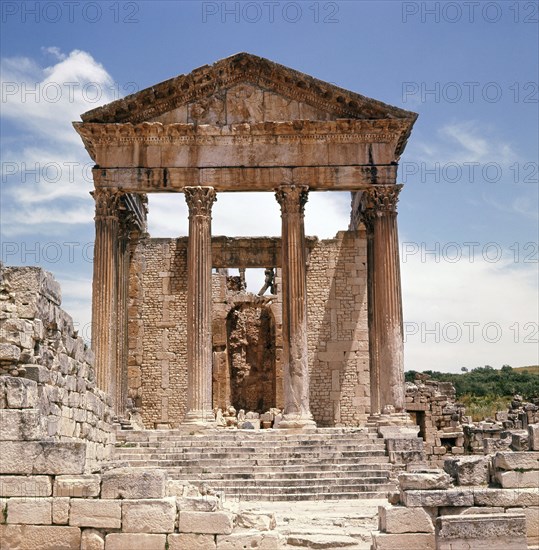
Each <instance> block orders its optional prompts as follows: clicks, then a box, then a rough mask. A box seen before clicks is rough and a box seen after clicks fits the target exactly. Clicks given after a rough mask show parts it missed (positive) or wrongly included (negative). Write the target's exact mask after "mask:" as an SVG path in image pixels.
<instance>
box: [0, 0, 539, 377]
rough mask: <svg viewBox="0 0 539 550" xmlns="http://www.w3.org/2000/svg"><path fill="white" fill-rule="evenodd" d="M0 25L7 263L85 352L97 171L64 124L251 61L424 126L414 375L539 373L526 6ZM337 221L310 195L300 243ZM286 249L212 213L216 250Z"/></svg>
mask: <svg viewBox="0 0 539 550" xmlns="http://www.w3.org/2000/svg"><path fill="white" fill-rule="evenodd" d="M0 5H1V10H2V12H1V27H2V28H1V31H2V32H1V61H2V98H1V103H0V108H1V113H0V115H1V138H2V143H1V157H2V160H1V162H2V181H1V214H2V221H1V239H2V260H3V261H4V262H6V263H8V264H23V265H36V264H37V265H42V266H43V267H45V268H46V269H48V270H50V271H52V272H53V273H54V274H55V276H56V277H57V279H58V280H59V281H60V282H61V283H62V287H63V293H64V307H65V308H66V310H67V311H68V312H69V313H71V314H72V315H73V317H74V318H75V320H76V322H78V323H79V325H80V328H81V331H82V333H83V334H84V335H85V336H86V337H88V336H89V320H90V288H91V269H92V265H91V255H92V241H93V223H92V217H93V203H92V199H91V198H90V196H89V194H88V192H89V191H90V190H91V188H92V184H91V177H90V175H89V168H90V167H91V163H90V159H89V157H88V155H87V153H86V152H85V150H84V148H83V146H82V143H81V141H80V138H79V137H78V136H77V134H76V133H75V132H74V130H73V129H72V127H71V122H72V121H74V120H78V119H79V115H80V113H82V112H84V111H86V110H89V109H91V108H94V107H96V106H98V105H101V104H104V103H106V102H108V101H111V100H112V99H116V98H118V97H120V96H123V95H126V94H127V93H131V92H133V91H136V90H139V89H142V88H145V87H147V86H150V85H152V84H154V83H157V82H160V81H162V80H165V79H167V78H170V77H172V76H175V75H178V74H181V73H186V72H189V71H191V70H192V69H194V68H196V67H198V66H201V65H204V64H210V63H213V62H214V61H216V60H218V59H221V58H223V57H227V56H229V55H231V54H233V53H236V52H239V51H248V52H251V53H254V54H256V55H260V56H263V57H267V58H269V59H271V60H273V61H276V62H278V63H281V64H283V65H287V66H289V67H292V68H295V69H298V70H301V71H304V72H306V73H308V74H311V75H313V76H315V77H317V78H320V79H322V80H326V81H328V82H333V83H335V84H338V85H339V86H342V87H344V88H348V89H350V90H353V91H356V92H359V93H361V94H363V95H367V96H370V97H373V98H376V99H380V100H382V101H385V102H387V103H390V104H393V105H396V106H399V107H403V108H406V109H409V110H413V111H416V112H418V113H419V114H420V116H419V119H418V121H417V123H416V125H415V128H414V131H413V133H412V136H411V139H410V141H409V143H408V147H407V150H406V152H405V154H404V155H403V157H402V159H401V168H400V181H401V182H403V183H404V184H405V188H404V190H403V192H402V193H401V200H400V203H399V231H400V240H401V262H402V265H401V268H402V280H403V296H404V316H405V332H406V353H405V357H406V368H407V369H412V368H413V369H417V370H424V369H428V368H433V369H441V370H453V371H458V370H459V369H460V368H461V367H464V366H465V367H468V368H473V367H475V366H481V365H485V364H490V365H492V366H494V367H500V366H501V365H502V364H511V365H513V366H519V365H526V364H537V363H538V358H537V348H538V346H537V338H538V313H537V312H538V300H539V298H538V292H537V286H538V285H537V283H538V279H537V262H538V244H537V241H538V223H539V222H538V185H537V183H538V153H537V151H538V149H539V144H538V128H539V120H538V100H539V90H538V70H539V69H538V51H539V38H538V28H539V27H538V15H539V4H538V3H537V2H530V1H522V2H513V1H507V2H505V1H500V2H467V1H464V2H458V3H457V2H415V1H414V2H405V1H403V2H393V1H345V2H324V1H322V2H316V1H305V2H303V1H302V2H277V1H271V2H270V1H268V2H264V1H262V2H256V3H255V2H222V1H219V2H189V1H184V2H172V1H171V2H85V1H79V2H72V3H69V2H60V1H58V2H56V1H46V0H44V1H42V2H33V1H32V2H9V1H4V2H2V3H1V4H0ZM150 208H151V210H150V232H151V234H152V235H153V236H177V235H185V234H186V231H187V222H186V210H185V203H184V200H183V197H181V196H177V197H170V196H167V197H163V196H161V197H151V198H150ZM240 208H241V215H239V214H238V211H239V210H240ZM348 213H349V196H348V195H347V194H328V193H324V194H311V197H310V199H309V203H308V206H307V210H306V216H307V218H306V227H307V232H308V233H309V234H316V235H318V236H320V237H331V236H333V235H334V234H335V233H336V231H338V230H339V229H346V227H347V225H348ZM279 231H280V219H279V212H278V207H277V203H276V201H275V200H274V199H273V197H271V196H269V195H265V196H260V195H256V196H255V195H239V196H238V195H234V196H230V195H226V196H225V195H223V196H220V197H219V201H218V203H216V206H215V207H214V233H215V234H228V235H240V234H243V235H245V234H247V235H248V234H252V235H257V234H261V233H263V234H264V233H270V234H278V233H279ZM257 276H258V275H257ZM258 283H259V281H258V280H257V281H255V282H253V286H259V284H258Z"/></svg>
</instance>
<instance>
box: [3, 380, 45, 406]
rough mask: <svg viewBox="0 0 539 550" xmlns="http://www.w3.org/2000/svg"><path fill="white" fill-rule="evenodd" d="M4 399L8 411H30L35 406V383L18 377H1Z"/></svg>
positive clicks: (36, 401) (36, 400)
mask: <svg viewBox="0 0 539 550" xmlns="http://www.w3.org/2000/svg"><path fill="white" fill-rule="evenodd" d="M3 383H4V388H5V389H4V391H5V399H6V403H7V407H8V408H9V409H32V408H34V407H36V406H37V403H38V393H37V383H36V382H34V381H33V380H28V379H26V378H19V377H18V376H5V377H3Z"/></svg>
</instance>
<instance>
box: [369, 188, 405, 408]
mask: <svg viewBox="0 0 539 550" xmlns="http://www.w3.org/2000/svg"><path fill="white" fill-rule="evenodd" d="M401 188H402V185H376V186H372V187H370V188H369V189H368V190H367V191H365V196H364V210H363V220H364V222H365V225H366V228H367V239H368V241H367V247H368V248H367V258H368V263H369V266H368V277H369V281H368V287H369V321H370V325H369V344H370V348H371V351H370V360H371V395H372V397H371V405H372V409H373V410H372V412H373V413H379V412H384V411H387V410H391V408H389V409H388V406H390V407H391V406H392V407H394V409H395V411H397V412H400V411H403V410H404V408H405V403H404V339H403V320H402V296H401V280H400V265H399V238H398V230H397V202H398V197H399V192H400V190H401Z"/></svg>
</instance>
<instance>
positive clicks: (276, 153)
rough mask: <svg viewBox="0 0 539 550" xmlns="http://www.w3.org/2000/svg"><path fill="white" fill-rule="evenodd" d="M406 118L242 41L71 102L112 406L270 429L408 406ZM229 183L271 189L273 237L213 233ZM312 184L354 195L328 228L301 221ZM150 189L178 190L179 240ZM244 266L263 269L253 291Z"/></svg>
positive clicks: (97, 345) (149, 422)
mask: <svg viewBox="0 0 539 550" xmlns="http://www.w3.org/2000/svg"><path fill="white" fill-rule="evenodd" d="M416 118H417V115H416V114H415V113H412V112H409V111H405V110H402V109H399V108H396V107H392V106H390V105H386V104H384V103H382V102H380V101H376V100H373V99H369V98H367V97H364V96H361V95H359V94H357V93H353V92H350V91H347V90H344V89H342V88H339V87H337V86H334V85H332V84H329V83H326V82H323V81H320V80H317V79H315V78H312V77H310V76H307V75H305V74H303V73H300V72H297V71H294V70H292V69H289V68H286V67H283V66H281V65H278V64H276V63H273V62H271V61H268V60H266V59H262V58H259V57H256V56H253V55H250V54H245V53H241V54H237V55H234V56H232V57H229V58H226V59H223V60H221V61H218V62H217V63H215V64H214V65H212V66H204V67H200V68H198V69H195V70H194V71H193V72H191V73H190V74H187V75H180V76H178V77H175V78H172V79H170V80H168V81H165V82H162V83H160V84H157V85H155V86H152V87H151V88H148V89H145V90H142V91H140V92H138V93H136V94H134V95H132V96H128V97H126V98H124V99H121V100H118V101H115V102H113V103H110V104H108V105H105V106H103V107H100V108H97V109H94V110H92V111H89V112H87V113H85V114H83V115H82V122H76V123H74V126H75V128H76V130H77V132H78V133H79V134H80V136H81V137H82V139H83V141H84V145H85V147H86V149H87V151H88V152H89V154H90V156H91V157H92V159H93V160H94V161H95V163H96V166H95V168H94V170H93V177H94V183H95V191H94V192H93V196H94V199H95V204H96V212H95V225H96V241H95V259H94V281H93V335H92V340H93V342H92V346H93V348H94V351H95V354H96V372H97V381H98V384H99V386H100V387H101V388H102V389H103V390H104V391H106V392H108V393H110V394H111V395H112V397H113V403H114V408H115V411H116V414H117V415H118V416H122V415H123V414H124V413H125V411H126V408H127V406H128V404H129V405H130V406H135V407H137V408H138V409H140V411H141V413H142V418H143V421H144V424H145V426H146V427H147V428H153V427H156V426H158V425H163V424H165V425H169V426H171V427H177V426H179V425H182V424H195V425H199V424H208V425H210V426H211V425H212V424H213V423H214V421H215V418H214V410H215V408H216V407H219V408H222V409H225V408H226V407H228V406H230V405H233V406H234V407H236V408H244V409H245V410H248V409H250V410H252V411H258V412H264V411H265V410H268V409H270V408H274V407H276V408H280V409H282V410H283V418H282V421H281V422H280V424H279V427H281V428H308V427H314V426H315V425H318V426H357V425H361V424H362V423H364V422H365V421H366V420H367V418H368V417H369V415H376V414H380V413H384V412H395V411H396V412H399V411H403V410H404V407H405V399H404V372H403V371H404V369H403V325H402V305H401V287H400V273H399V253H398V234H397V212H396V207H397V201H398V196H399V192H400V191H401V188H402V186H401V185H399V184H397V166H398V161H399V157H400V156H401V154H402V153H403V151H404V147H405V145H406V142H407V139H408V137H409V135H410V132H411V129H412V126H413V124H414V122H415V120H416ZM235 191H236V192H237V191H242V192H245V191H249V192H264V191H265V192H268V191H269V192H273V193H275V196H276V200H277V201H278V203H279V205H280V209H281V218H282V232H281V235H280V236H261V237H250V238H246V237H242V238H234V237H233V236H212V231H211V215H212V206H213V204H214V202H215V201H216V200H217V199H218V197H219V195H220V194H221V193H226V192H235ZM321 191H350V192H351V196H352V201H351V204H352V210H351V217H350V220H343V231H341V232H339V233H338V234H337V235H336V237H335V238H334V239H330V240H319V239H317V238H316V237H308V236H306V235H305V231H304V212H305V209H308V208H309V204H308V198H309V194H311V193H316V192H321ZM148 193H183V194H184V196H185V200H186V202H187V205H188V209H189V234H188V236H187V237H181V238H170V239H153V238H151V237H150V236H149V235H148V234H147V231H146V214H147V206H146V205H147V194H148ZM238 214H241V213H238ZM230 268H239V270H240V276H239V277H238V276H236V277H232V276H230V275H229V274H228V271H227V270H228V269H230ZM250 268H263V269H265V270H266V271H265V273H266V284H265V285H264V288H262V289H261V291H260V293H258V294H256V295H255V294H253V293H249V292H247V291H246V290H245V285H244V281H243V273H244V270H245V269H250ZM262 283H263V281H261V284H262Z"/></svg>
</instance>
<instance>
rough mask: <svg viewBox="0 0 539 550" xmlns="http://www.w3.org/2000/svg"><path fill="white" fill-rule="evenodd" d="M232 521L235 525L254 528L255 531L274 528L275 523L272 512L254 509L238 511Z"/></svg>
mask: <svg viewBox="0 0 539 550" xmlns="http://www.w3.org/2000/svg"><path fill="white" fill-rule="evenodd" d="M234 523H235V525H236V526H237V527H241V528H243V529H256V530H257V531H269V530H271V529H275V526H276V525H277V522H276V521H275V514H274V513H272V512H263V511H255V510H244V511H243V512H239V513H238V515H237V516H236V519H235V522H234Z"/></svg>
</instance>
